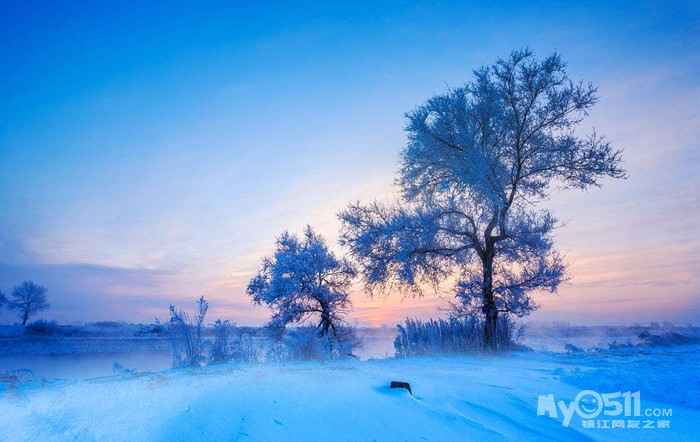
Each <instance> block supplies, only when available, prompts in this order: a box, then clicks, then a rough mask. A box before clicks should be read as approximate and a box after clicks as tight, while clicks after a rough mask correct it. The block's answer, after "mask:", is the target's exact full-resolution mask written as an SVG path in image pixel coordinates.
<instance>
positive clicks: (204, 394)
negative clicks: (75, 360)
mask: <svg viewBox="0 0 700 442" xmlns="http://www.w3.org/2000/svg"><path fill="white" fill-rule="evenodd" d="M698 366H700V347H697V346H676V347H668V348H652V349H638V348H629V349H618V350H611V351H609V352H585V353H580V354H566V353H551V352H543V351H519V352H514V353H510V354H507V355H503V356H492V357H440V358H430V357H420V358H412V359H393V358H388V359H382V360H370V361H357V360H351V361H334V362H327V363H318V362H298V363H264V364H253V365H241V364H224V365H218V366H210V367H206V368H197V369H176V370H168V371H163V372H157V373H136V374H124V375H113V376H106V377H99V378H92V379H82V380H79V381H73V380H62V381H50V382H48V383H41V382H25V383H21V384H19V385H17V386H13V387H11V388H8V385H5V387H4V391H2V392H0V440H8V441H15V440H17V441H19V440H22V441H23V440H41V441H44V440H74V439H77V440H147V441H148V440H255V441H266V440H270V441H279V440H353V441H354V440H360V441H365V440H380V441H383V440H389V441H391V440H434V441H435V440H455V441H457V440H474V439H482V440H494V439H496V440H498V439H506V438H507V439H518V440H544V439H555V440H578V439H581V440H585V439H594V440H618V439H626V440H631V439H635V440H669V441H670V440H674V441H675V440H697V437H698V436H697V435H698V431H699V430H700V410H698V409H699V408H700V401H699V399H698V394H699V393H698V391H700V385H699V384H700V375H699V374H698V370H697V367H698ZM393 380H397V381H407V382H410V383H411V386H412V388H413V394H414V396H411V395H410V394H409V393H408V392H406V391H405V390H402V389H389V383H390V382H391V381H393ZM584 389H592V390H595V391H597V392H598V393H601V394H602V393H613V392H616V391H623V392H624V391H628V390H629V391H633V392H634V391H640V392H641V403H642V407H641V409H642V412H643V413H644V410H646V409H650V410H654V409H671V410H672V416H670V417H649V418H645V417H640V418H635V417H619V418H616V417H608V416H603V415H600V416H599V417H598V418H597V419H601V420H603V419H604V420H609V419H622V420H624V421H627V420H639V421H642V422H641V425H640V426H643V425H645V424H644V423H643V421H645V420H652V421H653V422H654V425H655V426H656V425H657V422H658V421H662V420H663V421H668V422H669V425H670V428H653V429H650V428H636V429H635V428H622V429H620V428H616V429H610V428H608V429H604V428H592V429H589V428H584V427H583V425H584V421H582V420H581V419H580V418H579V417H578V416H577V415H575V414H574V417H573V419H572V420H571V422H570V424H569V425H568V427H565V426H563V425H562V417H561V415H559V418H558V419H554V418H551V417H548V416H538V415H537V405H538V396H542V395H548V394H552V395H553V397H554V398H555V400H557V401H558V400H563V401H564V402H565V403H566V404H568V403H569V401H572V400H574V398H575V397H576V396H577V394H578V393H579V392H580V391H581V390H584ZM608 424H609V423H608Z"/></svg>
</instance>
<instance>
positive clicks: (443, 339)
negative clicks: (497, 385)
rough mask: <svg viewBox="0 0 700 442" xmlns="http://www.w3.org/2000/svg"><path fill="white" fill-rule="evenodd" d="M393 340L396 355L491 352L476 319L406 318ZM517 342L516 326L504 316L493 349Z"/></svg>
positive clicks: (481, 327) (503, 347) (499, 322)
mask: <svg viewBox="0 0 700 442" xmlns="http://www.w3.org/2000/svg"><path fill="white" fill-rule="evenodd" d="M397 327H398V335H397V336H396V339H395V340H394V348H395V349H396V356H398V357H408V356H417V355H434V354H471V353H477V352H482V351H487V350H490V349H493V348H494V347H493V345H491V344H488V343H487V342H486V340H485V338H484V321H483V319H480V318H477V317H475V316H472V317H467V318H452V319H448V320H445V319H438V320H435V319H430V320H428V321H421V320H419V319H408V318H407V319H406V322H405V324H404V325H398V326H397ZM517 339H518V331H517V330H516V327H515V324H514V323H513V321H512V320H511V319H510V318H508V317H507V316H501V317H500V318H499V319H498V324H497V327H496V336H495V344H496V347H495V348H496V349H498V350H505V349H508V348H512V347H513V346H514V345H515V343H516V341H517Z"/></svg>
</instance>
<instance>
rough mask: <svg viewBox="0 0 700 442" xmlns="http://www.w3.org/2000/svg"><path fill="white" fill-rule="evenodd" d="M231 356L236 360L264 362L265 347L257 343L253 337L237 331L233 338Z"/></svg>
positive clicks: (250, 362)
mask: <svg viewBox="0 0 700 442" xmlns="http://www.w3.org/2000/svg"><path fill="white" fill-rule="evenodd" d="M229 351H230V356H231V359H233V360H234V361H236V362H243V363H246V364H252V363H255V362H262V361H263V359H264V357H263V354H264V349H263V348H262V347H261V346H260V345H259V344H257V343H256V342H255V341H254V340H253V337H252V336H250V335H247V334H243V333H237V335H236V336H235V338H234V339H232V340H231V347H230V350H229Z"/></svg>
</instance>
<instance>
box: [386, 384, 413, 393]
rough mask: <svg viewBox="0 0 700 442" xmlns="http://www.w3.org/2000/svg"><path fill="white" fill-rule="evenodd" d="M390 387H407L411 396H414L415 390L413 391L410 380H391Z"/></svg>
mask: <svg viewBox="0 0 700 442" xmlns="http://www.w3.org/2000/svg"><path fill="white" fill-rule="evenodd" d="M390 388H405V389H406V390H408V392H409V393H411V396H413V392H412V391H411V384H409V383H408V382H399V381H391V386H390Z"/></svg>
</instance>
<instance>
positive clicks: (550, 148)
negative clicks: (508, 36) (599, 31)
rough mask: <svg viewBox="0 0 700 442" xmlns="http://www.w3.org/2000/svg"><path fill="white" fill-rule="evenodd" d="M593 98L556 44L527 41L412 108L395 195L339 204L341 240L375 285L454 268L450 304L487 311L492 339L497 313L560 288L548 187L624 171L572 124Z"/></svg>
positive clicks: (415, 288) (410, 281) (403, 283)
mask: <svg viewBox="0 0 700 442" xmlns="http://www.w3.org/2000/svg"><path fill="white" fill-rule="evenodd" d="M597 101H598V95H597V89H596V88H595V87H593V86H592V85H590V84H587V85H586V84H583V83H582V82H577V83H575V82H572V81H571V80H570V79H569V76H568V74H567V72H566V64H565V63H564V61H563V60H562V58H561V56H560V55H559V54H556V53H554V54H552V55H550V56H548V57H546V58H545V59H543V60H537V59H536V58H535V57H534V56H533V53H532V51H530V50H528V49H525V50H517V51H513V52H512V53H511V54H510V56H509V57H507V58H506V59H499V60H498V61H496V62H495V63H494V64H492V65H490V66H483V67H481V68H479V69H477V70H475V71H474V80H473V81H471V82H469V83H467V84H465V85H464V86H462V87H458V88H454V89H450V90H449V91H448V92H447V93H446V94H444V95H438V96H435V97H433V98H431V99H429V100H428V101H427V102H426V103H424V104H423V105H421V106H419V107H417V108H416V109H415V110H413V111H412V112H409V113H408V114H407V115H406V119H407V126H406V131H407V133H408V143H407V146H406V147H405V148H404V150H403V151H402V152H401V164H402V167H401V169H400V172H399V177H398V179H397V185H398V186H399V188H400V190H401V194H402V199H401V201H399V202H397V203H396V204H382V203H378V202H374V203H371V204H368V205H363V204H361V203H356V204H352V205H350V206H349V207H348V208H347V209H346V210H344V211H343V212H341V213H340V214H339V217H340V218H341V220H342V222H343V228H342V231H341V244H343V245H345V246H347V247H348V248H349V249H350V252H351V254H352V256H353V257H354V258H355V259H356V261H357V262H358V264H359V271H360V273H361V274H362V275H363V277H364V280H365V282H366V285H367V288H368V289H369V290H370V292H374V291H376V290H387V289H388V288H399V289H406V290H409V291H412V292H413V293H416V292H418V293H420V292H421V290H422V289H421V285H425V283H430V284H432V285H434V286H438V285H439V284H440V283H441V282H442V281H444V280H445V279H449V278H454V279H456V280H457V283H456V287H455V288H454V291H455V292H456V301H457V302H456V303H453V305H454V306H455V307H456V309H457V310H458V311H459V312H460V313H466V314H474V313H477V314H483V315H484V319H485V321H484V322H485V326H484V334H485V339H486V342H488V343H494V336H495V330H496V325H497V319H498V316H499V314H515V315H518V316H523V315H526V314H528V313H529V312H531V311H532V310H533V309H534V308H536V307H537V305H536V303H535V302H534V301H533V300H532V298H531V294H532V293H533V292H536V291H540V290H544V291H549V292H555V291H556V290H557V288H558V287H559V285H560V284H561V283H562V282H563V281H565V280H566V278H567V275H566V265H565V263H564V261H563V260H562V257H561V256H560V255H559V253H557V251H556V250H555V248H554V245H553V239H552V233H553V231H554V229H555V228H556V227H557V225H558V223H557V220H556V218H555V217H554V216H553V215H552V214H551V213H550V212H549V211H547V210H546V209H542V208H539V207H538V206H539V203H541V202H543V201H545V200H547V199H548V197H549V195H550V192H551V191H552V190H553V189H554V188H560V189H588V188H591V187H596V186H600V179H601V178H603V177H614V178H622V177H624V176H625V172H624V170H623V169H622V168H621V166H620V163H621V158H620V154H621V152H620V151H619V150H615V149H613V148H612V147H611V145H610V144H609V143H608V142H607V141H606V140H605V139H604V138H603V137H601V136H598V135H596V134H595V133H593V134H591V135H588V136H585V137H581V136H579V135H578V134H576V132H575V129H576V127H577V126H578V124H579V123H580V122H581V121H582V120H583V119H584V117H586V116H587V112H588V110H589V109H591V108H592V107H593V105H594V104H595V103H596V102H597Z"/></svg>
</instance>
